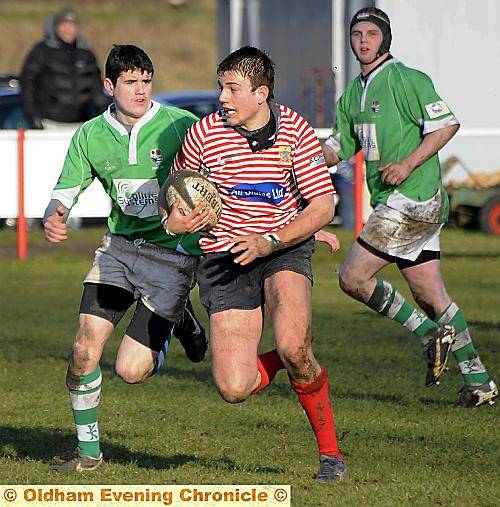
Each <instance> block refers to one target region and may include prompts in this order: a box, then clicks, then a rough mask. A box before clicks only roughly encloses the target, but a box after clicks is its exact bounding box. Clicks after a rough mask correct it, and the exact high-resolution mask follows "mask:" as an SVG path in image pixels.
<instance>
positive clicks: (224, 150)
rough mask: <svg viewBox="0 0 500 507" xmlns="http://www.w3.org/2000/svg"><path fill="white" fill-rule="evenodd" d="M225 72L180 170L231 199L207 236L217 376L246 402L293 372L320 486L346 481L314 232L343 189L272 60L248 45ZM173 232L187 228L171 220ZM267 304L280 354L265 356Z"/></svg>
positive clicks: (232, 399) (206, 285) (179, 160)
mask: <svg viewBox="0 0 500 507" xmlns="http://www.w3.org/2000/svg"><path fill="white" fill-rule="evenodd" d="M217 74H218V78H219V85H220V90H221V94H220V101H221V103H222V109H221V110H220V111H218V112H216V113H213V114H211V115H209V116H207V117H205V118H204V119H203V120H201V121H199V122H197V123H195V124H194V125H193V126H192V127H191V128H190V129H189V130H188V132H187V134H186V138H185V140H184V143H183V147H182V150H181V151H180V152H179V153H178V154H177V157H176V159H175V161H174V168H173V170H177V169H181V168H184V169H192V170H194V171H200V172H202V173H203V174H204V175H205V176H207V177H208V179H209V180H210V181H211V182H212V183H214V184H215V185H216V187H217V189H218V191H219V193H220V196H221V200H222V215H221V218H220V221H219V222H218V224H217V225H216V226H215V227H214V228H213V229H212V230H211V231H210V232H209V233H205V234H203V233H202V235H201V238H200V246H201V249H202V251H203V255H202V259H201V263H200V267H199V271H198V283H199V285H200V297H201V301H202V303H203V305H204V306H205V308H206V310H207V312H208V314H209V317H210V346H211V352H212V371H213V376H214V379H215V382H216V385H217V388H218V390H219V391H220V393H221V396H222V397H223V399H224V400H225V401H227V402H229V403H240V402H242V401H244V400H245V399H247V398H248V397H249V396H250V395H252V394H256V393H258V392H259V391H261V390H262V389H263V388H264V387H266V386H267V385H268V384H269V383H270V382H271V381H272V379H273V378H274V376H275V375H276V373H277V371H278V370H280V369H283V368H286V370H287V372H288V375H289V378H290V381H291V383H292V385H293V387H294V389H295V392H296V393H297V395H298V398H299V401H300V403H301V405H302V407H303V408H304V411H305V412H306V414H307V417H308V419H309V421H310V423H311V427H312V429H313V432H314V434H315V436H316V439H317V442H318V447H319V458H320V470H319V473H318V474H317V475H316V479H317V480H319V481H324V482H337V481H339V480H342V479H346V478H347V475H348V473H347V467H346V465H345V464H344V462H343V457H342V454H341V453H340V451H339V448H338V445H337V439H336V435H335V425H334V416H333V410H332V407H331V403H330V396H329V384H328V376H327V372H326V369H325V368H324V367H322V366H321V365H320V364H319V363H318V361H317V360H316V358H315V357H314V354H313V351H312V347H311V342H312V335H311V287H312V271H311V256H312V253H313V251H314V234H315V233H316V232H317V231H320V229H321V228H322V227H323V226H325V225H326V224H328V223H329V222H331V220H332V218H333V214H334V205H333V198H332V194H333V193H334V189H333V186H332V183H331V180H330V176H329V173H328V171H327V169H326V166H325V162H324V158H323V155H322V151H321V148H320V144H319V142H318V139H317V137H316V135H315V133H314V131H313V129H312V128H311V126H310V125H309V124H308V123H307V121H306V120H305V119H304V118H302V117H301V116H300V115H299V114H297V113H296V112H295V111H293V110H291V109H289V108H288V107H286V106H283V105H280V104H275V103H274V102H273V87H274V64H273V62H272V61H271V60H270V58H269V57H268V56H267V55H266V54H265V53H263V52H262V51H260V50H259V49H256V48H253V47H248V46H247V47H243V48H240V49H238V50H237V51H234V52H233V53H231V54H230V55H229V56H228V57H226V58H225V59H224V60H223V61H222V62H221V63H220V64H219V66H218V68H217ZM160 195H164V191H163V192H160ZM304 202H306V203H307V206H303V205H302V204H303V203H304ZM174 210H175V206H174ZM166 213H167V212H166V210H164V209H163V210H161V214H163V215H164V216H166ZM165 225H166V227H167V230H168V231H169V232H170V233H177V234H182V233H184V232H185V231H184V230H183V229H182V228H181V227H180V226H179V224H178V223H176V222H175V221H174V220H172V223H170V217H169V218H168V219H167V220H166V222H165ZM264 304H265V305H266V306H267V308H268V311H269V314H270V318H271V322H272V327H273V331H274V336H275V339H276V350H273V351H271V352H268V353H265V354H261V355H258V354H257V349H258V346H259V342H260V339H261V334H262V325H263V308H264Z"/></svg>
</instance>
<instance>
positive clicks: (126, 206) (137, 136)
mask: <svg viewBox="0 0 500 507" xmlns="http://www.w3.org/2000/svg"><path fill="white" fill-rule="evenodd" d="M113 110H114V105H111V106H110V107H109V108H108V110H107V111H105V112H104V113H103V114H101V115H100V116H97V117H96V118H93V119H92V120H90V121H88V122H86V123H84V124H83V125H82V126H81V127H80V128H79V129H78V130H77V131H76V132H75V134H74V136H73V138H72V140H71V144H70V146H69V148H68V153H67V155H66V160H65V162H64V166H63V170H62V172H61V175H60V176H59V180H58V182H57V184H56V186H55V188H54V190H53V192H52V199H57V200H59V201H60V202H61V203H62V204H63V205H64V206H66V207H67V208H68V209H71V208H72V207H73V206H74V205H75V204H76V202H77V201H78V197H79V196H80V194H81V193H82V192H83V191H84V190H85V189H86V188H87V187H88V186H89V185H90V183H92V180H93V179H94V178H97V179H98V180H99V181H100V182H101V183H102V186H103V187H104V190H105V191H106V193H107V194H108V195H109V196H110V197H111V200H112V202H113V204H112V208H111V213H110V215H109V218H108V227H109V230H110V232H111V233H113V234H119V235H121V236H125V237H126V238H127V239H129V240H134V239H139V238H142V239H144V240H145V241H147V242H148V243H153V244H156V245H160V246H162V247H165V248H170V249H172V250H177V251H179V252H182V253H187V254H190V255H200V254H201V251H200V249H199V247H198V239H199V235H198V234H185V235H179V236H168V235H167V234H165V231H164V230H163V227H162V225H161V223H160V217H159V215H158V192H159V189H160V187H161V186H162V185H163V183H164V182H165V180H166V179H167V176H168V174H169V172H170V167H171V165H172V162H173V160H174V156H175V154H176V153H177V151H178V150H179V149H180V147H181V145H182V141H183V140H184V136H185V133H186V130H187V129H188V128H189V127H190V126H191V125H192V124H193V123H195V122H196V121H197V120H198V118H197V117H196V116H194V115H193V114H191V113H190V112H188V111H184V110H182V109H178V108H176V107H168V106H161V105H160V104H159V103H158V102H155V101H153V102H152V106H151V108H150V110H149V111H148V112H147V113H146V114H145V115H144V116H143V117H142V118H141V119H140V120H139V121H138V122H137V123H136V124H135V125H134V126H133V128H132V130H131V132H130V135H129V133H128V132H127V130H126V129H125V127H124V126H123V125H122V124H121V123H120V122H118V121H117V120H116V118H114V116H113V115H112V114H111V113H112V112H113Z"/></svg>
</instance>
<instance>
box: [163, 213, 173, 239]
mask: <svg viewBox="0 0 500 507" xmlns="http://www.w3.org/2000/svg"><path fill="white" fill-rule="evenodd" d="M167 220H168V215H166V216H164V217H163V218H162V219H161V220H160V223H161V225H162V226H163V230H164V231H165V232H166V234H167V235H168V236H175V235H176V234H175V232H170V231H169V230H168V227H167Z"/></svg>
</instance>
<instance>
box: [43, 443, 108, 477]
mask: <svg viewBox="0 0 500 507" xmlns="http://www.w3.org/2000/svg"><path fill="white" fill-rule="evenodd" d="M59 461H60V463H56V464H55V465H52V466H51V467H50V470H51V471H52V472H89V471H92V470H96V469H97V468H100V467H101V466H102V465H103V463H104V460H103V459H102V453H101V454H100V455H99V457H98V458H93V457H92V456H80V454H79V452H78V448H77V449H76V451H73V452H71V453H69V454H68V455H67V456H63V457H61V458H59Z"/></svg>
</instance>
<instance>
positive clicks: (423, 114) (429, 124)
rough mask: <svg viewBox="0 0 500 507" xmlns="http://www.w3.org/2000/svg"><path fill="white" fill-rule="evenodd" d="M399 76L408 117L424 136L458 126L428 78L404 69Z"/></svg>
mask: <svg viewBox="0 0 500 507" xmlns="http://www.w3.org/2000/svg"><path fill="white" fill-rule="evenodd" d="M400 76H401V79H402V85H403V86H402V90H403V92H404V95H405V96H406V100H407V101H408V106H409V111H410V115H411V117H412V119H413V120H414V121H415V122H416V123H418V124H419V125H420V126H421V127H422V132H423V134H424V135H425V134H428V133H429V132H433V131H435V130H439V129H441V128H444V127H446V126H448V125H454V124H458V120H457V119H456V118H455V115H454V114H453V112H452V111H451V109H450V108H449V106H448V105H447V104H446V103H445V102H444V101H443V99H442V98H441V97H440V96H439V95H438V94H437V92H436V90H435V89H434V85H433V83H432V80H431V78H430V77H429V76H427V75H426V74H424V73H423V72H420V71H418V70H414V69H405V71H403V72H401V73H400Z"/></svg>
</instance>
